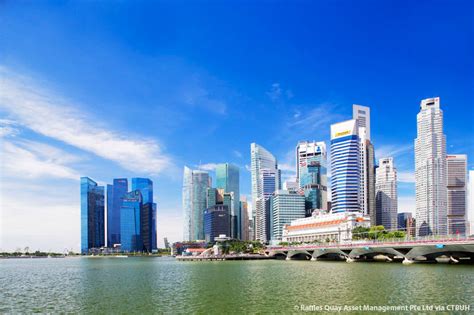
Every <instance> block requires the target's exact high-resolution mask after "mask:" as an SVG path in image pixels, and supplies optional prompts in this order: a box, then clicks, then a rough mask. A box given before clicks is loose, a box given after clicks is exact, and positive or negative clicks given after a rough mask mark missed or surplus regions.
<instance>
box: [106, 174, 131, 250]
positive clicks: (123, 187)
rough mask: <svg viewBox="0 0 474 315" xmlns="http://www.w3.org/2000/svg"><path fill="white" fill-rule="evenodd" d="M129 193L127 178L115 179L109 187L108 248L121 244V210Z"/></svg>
mask: <svg viewBox="0 0 474 315" xmlns="http://www.w3.org/2000/svg"><path fill="white" fill-rule="evenodd" d="M127 192H128V180H127V179H126V178H116V179H114V182H113V185H107V246H108V247H113V246H114V245H115V244H120V208H121V207H122V199H123V197H124V196H125V194H126V193H127Z"/></svg>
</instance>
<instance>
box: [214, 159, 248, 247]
mask: <svg viewBox="0 0 474 315" xmlns="http://www.w3.org/2000/svg"><path fill="white" fill-rule="evenodd" d="M239 177H240V171H239V167H238V166H236V165H233V164H229V163H223V164H218V165H217V166H216V188H221V189H224V191H225V192H226V193H230V192H233V193H234V200H233V204H232V207H231V208H229V211H230V222H231V234H230V236H231V237H232V238H236V239H241V233H242V232H241V231H242V216H241V213H240V200H239V196H240V179H239Z"/></svg>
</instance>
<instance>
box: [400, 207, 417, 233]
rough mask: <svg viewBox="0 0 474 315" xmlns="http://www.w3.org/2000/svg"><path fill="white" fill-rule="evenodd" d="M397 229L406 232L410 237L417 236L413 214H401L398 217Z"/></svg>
mask: <svg viewBox="0 0 474 315" xmlns="http://www.w3.org/2000/svg"><path fill="white" fill-rule="evenodd" d="M397 228H398V229H399V230H402V231H406V233H407V235H408V236H415V218H413V216H412V214H411V212H401V213H399V214H398V215H397Z"/></svg>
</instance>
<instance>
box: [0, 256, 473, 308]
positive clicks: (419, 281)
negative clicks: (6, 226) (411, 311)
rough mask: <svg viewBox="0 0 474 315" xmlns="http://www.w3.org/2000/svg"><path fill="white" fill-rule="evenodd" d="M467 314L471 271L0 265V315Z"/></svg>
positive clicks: (357, 266)
mask: <svg viewBox="0 0 474 315" xmlns="http://www.w3.org/2000/svg"><path fill="white" fill-rule="evenodd" d="M363 304H367V305H430V304H436V305H447V304H464V305H470V306H471V312H474V266H472V265H471V266H469V265H442V264H432V265H428V264H426V265H423V264H415V265H410V266H405V265H402V264H396V263H352V264H348V263H344V262H310V261H277V260H264V261H225V262H178V261H175V260H174V259H172V258H122V259H120V258H64V259H3V260H0V313H3V312H8V313H11V312H12V313H17V312H43V313H44V312H82V313H117V312H120V313H189V312H193V313H221V314H226V313H236V312H239V313H241V312H246V313H276V312H278V313H292V312H295V311H297V308H298V307H299V306H300V305H363Z"/></svg>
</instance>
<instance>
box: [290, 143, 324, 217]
mask: <svg viewBox="0 0 474 315" xmlns="http://www.w3.org/2000/svg"><path fill="white" fill-rule="evenodd" d="M326 158H327V153H326V144H325V143H324V142H315V141H312V142H310V141H300V142H299V143H298V145H297V146H296V175H297V182H298V186H299V190H300V192H301V193H302V194H304V196H305V198H306V216H311V213H312V212H313V210H315V209H321V210H325V211H326V210H327V166H326Z"/></svg>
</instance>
